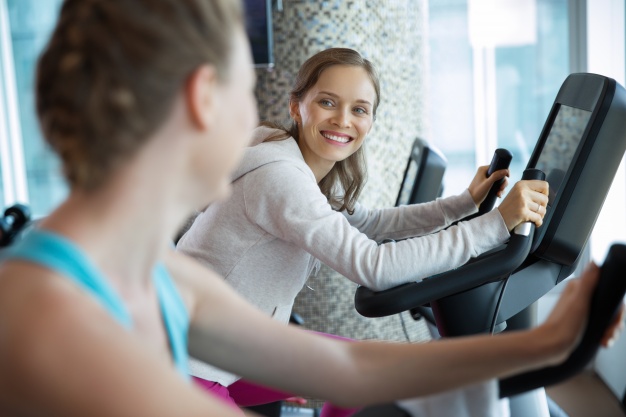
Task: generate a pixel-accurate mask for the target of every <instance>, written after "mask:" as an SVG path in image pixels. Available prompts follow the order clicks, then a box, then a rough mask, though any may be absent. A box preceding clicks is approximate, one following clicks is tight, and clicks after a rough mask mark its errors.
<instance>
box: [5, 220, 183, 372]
mask: <svg viewBox="0 0 626 417" xmlns="http://www.w3.org/2000/svg"><path fill="white" fill-rule="evenodd" d="M11 258H13V259H22V260H26V261H30V262H33V263H36V264H39V265H42V266H44V267H47V268H49V269H52V270H53V271H55V272H57V273H59V274H61V275H64V276H66V277H67V278H69V279H71V280H72V281H74V282H75V283H76V284H78V285H79V286H80V287H82V288H84V289H85V290H87V291H88V292H90V293H91V294H92V295H93V296H94V297H95V298H96V299H97V300H98V301H99V302H100V304H101V305H102V306H103V307H104V308H105V309H106V310H107V311H108V312H109V313H110V314H111V315H112V316H113V317H114V318H115V319H116V320H117V321H118V322H119V323H120V324H121V325H122V326H124V327H125V328H127V329H131V328H132V325H133V323H132V318H131V316H130V314H129V313H128V310H127V309H126V307H125V306H124V304H123V303H122V300H121V298H120V297H119V296H118V295H117V294H116V293H115V291H114V290H113V287H111V285H109V283H108V281H107V280H106V279H105V278H104V276H103V274H102V273H101V272H100V271H99V270H98V269H97V268H96V267H95V265H93V264H92V263H91V261H90V260H89V259H88V258H87V257H86V256H85V254H84V253H83V251H82V250H81V249H80V248H79V247H78V246H76V245H75V244H74V243H72V242H71V241H70V240H69V239H66V238H64V237H62V236H61V235H58V234H56V233H53V232H49V231H44V230H39V229H33V230H32V231H30V232H29V233H27V234H26V236H24V238H23V239H22V240H20V241H19V242H17V243H16V244H15V245H13V246H10V247H9V248H7V249H5V250H3V251H2V252H1V255H0V261H3V260H6V259H11ZM153 281H154V285H155V287H156V291H157V297H158V299H159V306H160V308H161V316H162V319H163V322H164V325H165V329H166V331H167V335H168V338H169V344H170V351H171V353H172V356H173V359H174V363H175V365H176V368H177V370H178V371H179V372H180V373H181V374H182V375H183V376H184V377H185V378H186V379H189V371H188V368H187V366H188V364H187V360H188V352H187V330H188V329H189V315H188V313H187V309H186V308H185V305H184V303H183V300H182V298H181V296H180V293H179V292H178V289H177V288H176V286H175V285H174V283H173V282H172V279H171V278H170V276H169V274H168V272H167V270H166V269H165V266H164V265H163V264H157V265H156V266H155V268H154V272H153Z"/></svg>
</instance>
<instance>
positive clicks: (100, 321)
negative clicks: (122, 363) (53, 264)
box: [0, 261, 122, 409]
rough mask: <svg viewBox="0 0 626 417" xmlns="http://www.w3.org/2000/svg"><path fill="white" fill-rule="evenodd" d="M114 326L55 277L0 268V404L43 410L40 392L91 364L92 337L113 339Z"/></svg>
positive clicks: (12, 265) (27, 268)
mask: <svg viewBox="0 0 626 417" xmlns="http://www.w3.org/2000/svg"><path fill="white" fill-rule="evenodd" d="M96 323H97V325H96ZM117 327H119V326H116V323H115V322H114V321H113V319H112V318H111V317H110V316H108V314H107V313H106V311H105V310H104V309H102V308H101V307H100V306H99V305H98V304H97V302H96V301H95V300H93V299H91V298H90V297H89V296H87V295H86V294H85V293H84V292H83V291H82V290H80V289H79V288H78V287H76V286H75V285H74V284H72V283H71V282H70V281H68V280H66V279H63V278H62V277H59V276H58V275H56V274H55V273H54V272H52V271H50V270H47V269H45V268H42V267H40V266H38V265H33V264H29V263H27V262H24V261H9V262H6V263H4V264H2V265H0V329H1V330H0V332H1V333H2V336H1V337H0V369H2V370H3V371H2V372H1V373H0V387H1V388H0V393H1V394H0V403H2V404H4V405H5V406H7V405H9V406H10V404H13V406H15V407H18V406H19V405H20V404H21V403H22V402H23V401H28V402H29V403H30V404H31V405H32V407H33V408H34V409H36V408H37V407H38V405H40V406H41V407H44V404H46V402H47V398H46V396H47V395H48V394H45V391H42V389H43V388H44V387H47V386H48V384H53V383H54V381H57V383H58V384H61V385H62V384H63V382H61V381H62V380H63V379H64V375H66V376H67V377H68V378H69V377H70V375H71V374H72V373H73V371H71V370H70V368H72V366H73V365H74V364H80V363H81V361H83V360H87V361H89V360H90V359H89V357H88V356H89V352H90V350H89V349H85V347H87V346H89V343H93V342H92V340H93V339H92V338H91V337H90V333H94V332H99V333H101V335H102V336H104V335H109V336H110V338H111V339H113V340H114V339H115V337H116V336H117V335H119V333H117V332H118V331H122V329H121V328H120V329H117ZM104 338H106V336H104ZM101 340H102V339H101ZM94 344H95V343H94ZM86 352H87V353H86ZM96 352H97V350H94V351H93V353H94V355H93V357H92V358H91V360H93V363H94V364H95V363H98V361H99V358H98V357H97V355H96ZM46 389H47V388H46ZM18 408H19V407H18Z"/></svg>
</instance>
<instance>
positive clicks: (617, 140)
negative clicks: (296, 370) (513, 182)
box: [355, 73, 626, 417]
mask: <svg viewBox="0 0 626 417" xmlns="http://www.w3.org/2000/svg"><path fill="white" fill-rule="evenodd" d="M625 150H626V90H624V88H623V87H622V86H621V85H619V84H618V83H617V82H615V80H613V79H610V78H608V77H604V76H600V75H596V74H586V73H580V74H572V75H570V76H568V77H567V79H566V80H565V81H564V83H563V85H562V86H561V89H560V90H559V92H558V94H557V97H556V99H555V102H554V104H553V106H552V109H551V110H550V113H549V115H548V118H547V120H546V123H545V125H544V128H543V130H542V132H541V134H540V137H539V140H538V141H537V144H536V146H535V149H534V151H533V153H532V155H531V157H530V159H529V161H528V164H527V169H526V171H525V172H524V177H523V178H525V179H530V178H539V179H544V178H545V179H546V180H547V181H548V182H549V183H550V195H549V203H548V207H547V212H546V215H545V217H544V224H543V225H542V227H540V228H539V229H537V230H535V227H534V225H532V224H530V223H526V224H523V225H520V226H518V227H517V228H516V229H515V230H514V231H513V232H512V233H511V238H510V240H509V241H508V243H507V244H505V245H503V246H502V247H500V248H496V249H495V250H492V251H490V252H488V253H485V254H483V255H481V256H479V257H477V258H475V259H472V260H470V261H469V262H467V263H466V264H465V265H463V266H461V267H459V268H457V269H455V270H452V271H447V272H444V273H442V274H438V275H436V276H433V277H429V278H426V279H423V280H422V281H419V282H414V283H408V284H404V285H401V286H398V287H395V288H391V289H389V290H386V291H381V292H374V291H371V290H369V289H368V288H365V287H360V288H358V289H357V292H356V295H355V307H356V309H357V311H359V313H361V314H362V315H364V316H366V317H380V316H385V315H390V314H395V313H399V312H401V311H405V310H410V309H415V308H421V307H423V306H430V308H432V313H433V316H434V320H435V322H436V326H437V329H438V331H439V333H440V334H441V335H442V336H444V337H454V336H462V335H470V334H478V333H488V332H499V331H503V330H504V329H505V328H508V329H520V328H527V327H530V326H532V325H534V324H535V323H536V304H535V301H537V300H538V299H539V298H540V297H542V296H543V295H544V294H546V293H547V292H548V291H549V290H550V289H552V288H553V287H554V286H555V285H557V284H558V283H560V282H561V281H563V280H564V279H565V278H567V277H568V276H570V275H571V274H572V272H573V271H574V270H575V268H576V266H577V265H578V263H579V262H580V260H581V253H582V251H583V248H584V246H585V244H586V242H587V240H588V238H589V235H590V234H591V231H592V229H593V226H594V224H595V221H596V219H597V217H598V215H599V213H600V209H601V208H602V204H603V202H604V200H605V198H606V195H607V193H608V190H609V187H610V185H611V183H612V181H613V178H614V176H615V173H616V171H617V168H618V166H619V164H620V162H621V160H622V157H623V155H624V151H625ZM501 156H502V155H498V154H496V155H495V156H494V161H492V168H493V167H494V166H495V165H496V164H498V163H499V162H501V158H500V157H501ZM494 170H495V169H494ZM491 208H492V207H488V208H487V209H483V208H482V207H481V211H487V210H488V209H491ZM615 256H616V257H617V258H619V260H620V261H622V262H624V263H626V261H624V258H625V257H626V254H625V253H624V251H623V250H621V253H620V254H619V255H615ZM622 265H624V264H622ZM624 269H626V268H624V267H623V266H622V267H621V270H622V271H623V270H624ZM618 270H619V269H618ZM604 275H606V274H604ZM613 275H618V274H617V272H615V270H614V271H613ZM615 284H616V283H615V282H613V283H611V284H610V286H612V285H615ZM617 284H618V286H619V285H621V286H622V288H621V289H619V288H614V290H613V291H614V292H613V293H612V292H611V290H608V291H607V290H605V291H607V293H605V295H603V296H609V295H611V294H614V293H616V292H619V293H620V294H621V295H620V296H619V299H618V300H617V302H616V303H615V304H614V306H613V311H614V309H615V306H617V305H618V304H617V303H618V302H621V299H622V298H623V296H624V288H623V280H622V281H621V282H619V281H618V282H617ZM607 285H608V284H607ZM599 289H600V288H599ZM620 291H621V292H620ZM592 307H593V309H594V310H593V311H592V315H593V314H596V311H599V310H598V309H602V308H605V302H604V301H603V302H602V303H600V302H599V301H598V299H597V298H594V304H593V306H592ZM603 314H604V315H605V318H604V321H603V323H604V327H603V328H602V329H599V330H598V329H597V328H596V329H595V330H590V329H591V328H592V327H593V326H595V325H594V323H592V322H590V324H589V328H588V332H589V331H594V332H595V333H596V334H600V335H601V333H602V331H603V330H604V328H606V325H607V323H608V322H609V320H608V319H606V317H609V318H610V316H611V315H612V311H609V312H606V313H603ZM598 341H599V337H597V338H596V340H595V348H597V343H598ZM586 343H589V342H588V341H587V342H586ZM581 346H582V345H581ZM595 348H594V347H593V346H592V347H591V350H590V348H589V347H587V348H586V349H587V350H586V353H585V354H581V353H576V352H578V350H577V351H576V352H575V354H574V355H573V357H574V359H576V360H575V361H574V359H572V358H570V359H571V360H572V361H574V362H576V365H575V366H572V365H571V364H570V360H568V361H567V362H566V364H569V365H568V366H565V367H556V368H555V369H551V370H545V371H537V372H534V373H530V374H528V375H521V376H519V377H514V378H509V379H507V380H503V381H501V382H500V395H501V397H511V415H512V417H522V416H530V415H536V414H535V411H534V410H533V406H532V404H531V403H532V402H533V401H534V400H533V399H531V398H529V397H528V394H523V393H525V392H527V391H530V390H532V389H534V388H538V387H543V386H545V385H550V384H553V383H556V382H558V381H560V380H562V379H564V378H566V377H568V376H571V375H572V374H573V373H574V372H577V371H579V370H581V369H582V368H583V367H584V365H585V364H586V363H587V362H588V361H589V360H590V359H591V357H592V356H593V353H595ZM589 352H591V355H590V353H589ZM520 394H522V395H520ZM389 411H390V410H387V411H386V412H387V414H381V413H379V414H363V416H364V417H365V416H374V415H381V416H382V415H385V416H392V415H393V414H391V413H389ZM365 412H367V410H364V413H365ZM396 415H402V414H396Z"/></svg>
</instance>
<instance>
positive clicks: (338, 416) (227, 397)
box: [193, 377, 360, 417]
mask: <svg viewBox="0 0 626 417" xmlns="http://www.w3.org/2000/svg"><path fill="white" fill-rule="evenodd" d="M193 381H194V382H195V383H197V384H198V385H199V386H200V387H202V389H204V390H206V391H209V392H210V393H211V394H213V395H215V396H217V397H219V398H220V399H222V400H223V401H224V402H226V403H227V404H229V405H230V406H232V407H233V408H237V409H238V408H239V407H249V406H253V405H261V404H268V403H272V402H275V401H281V400H284V399H287V398H290V397H293V396H294V395H293V394H288V393H286V392H281V391H277V390H273V389H271V388H266V387H263V386H261V385H256V384H253V383H251V382H248V381H245V380H243V379H240V380H238V381H237V382H235V383H234V384H232V385H231V386H229V387H225V386H223V385H221V384H219V383H217V382H212V381H205V380H204V379H201V378H196V377H193ZM359 410H360V408H341V407H337V406H336V405H333V404H330V403H325V404H324V406H323V407H322V412H321V413H320V417H350V416H352V415H353V414H355V413H356V412H357V411H359ZM241 415H242V416H243V415H244V414H243V412H242V414H241Z"/></svg>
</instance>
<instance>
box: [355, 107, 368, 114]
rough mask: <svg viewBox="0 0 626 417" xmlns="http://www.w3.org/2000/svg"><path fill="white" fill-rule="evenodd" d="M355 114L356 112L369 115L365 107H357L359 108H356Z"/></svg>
mask: <svg viewBox="0 0 626 417" xmlns="http://www.w3.org/2000/svg"><path fill="white" fill-rule="evenodd" d="M354 112H355V113H358V114H367V110H366V109H364V108H363V107H357V108H355V109H354Z"/></svg>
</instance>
